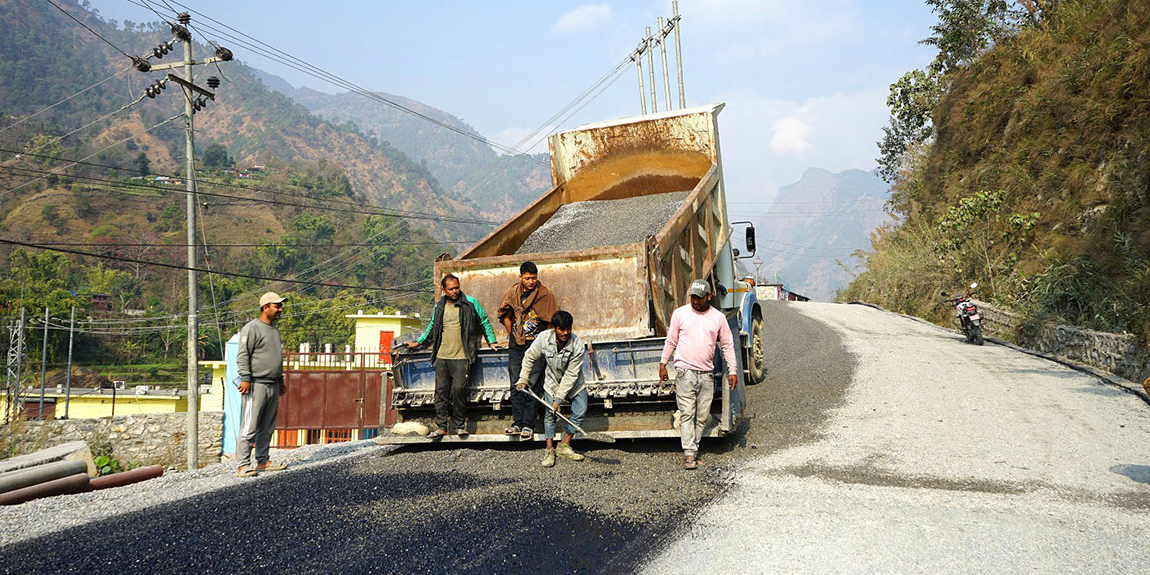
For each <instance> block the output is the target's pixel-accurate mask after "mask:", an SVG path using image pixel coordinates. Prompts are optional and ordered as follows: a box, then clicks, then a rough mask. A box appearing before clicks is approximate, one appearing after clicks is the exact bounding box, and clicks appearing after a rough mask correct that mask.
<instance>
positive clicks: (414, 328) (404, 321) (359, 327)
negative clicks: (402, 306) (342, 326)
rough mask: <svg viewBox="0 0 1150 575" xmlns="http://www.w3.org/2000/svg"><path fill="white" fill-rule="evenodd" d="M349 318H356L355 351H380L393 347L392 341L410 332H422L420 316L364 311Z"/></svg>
mask: <svg viewBox="0 0 1150 575" xmlns="http://www.w3.org/2000/svg"><path fill="white" fill-rule="evenodd" d="M347 317H348V318H351V319H354V320H355V351H357V352H378V351H380V350H381V349H391V342H392V341H393V340H395V339H397V338H399V337H401V336H404V335H407V334H409V333H416V334H419V333H422V331H423V322H422V321H420V319H419V316H416V317H409V316H405V315H386V314H375V313H372V314H365V313H363V311H360V312H359V313H357V314H355V315H349V316H347Z"/></svg>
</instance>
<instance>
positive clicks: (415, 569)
mask: <svg viewBox="0 0 1150 575" xmlns="http://www.w3.org/2000/svg"><path fill="white" fill-rule="evenodd" d="M770 303H771V305H768V306H767V307H766V309H765V316H766V317H765V319H766V328H765V334H766V337H767V340H768V341H771V342H774V346H775V347H774V348H773V351H774V353H772V356H771V357H770V358H769V360H768V370H769V371H768V380H767V382H765V383H763V384H760V385H758V386H755V387H752V388H751V389H750V390H749V417H748V419H747V420H746V422H745V423H744V424H743V425H742V426H741V427H740V429H739V432H738V433H736V434H735V435H734V436H733V437H731V438H729V439H727V440H708V441H706V442H704V444H703V457H704V458H705V464H704V466H703V469H701V470H700V471H695V472H686V471H684V470H683V469H682V467H681V463H682V460H681V455H680V451H679V449H678V442H677V441H669V440H658V441H634V442H632V441H621V442H619V443H616V444H614V445H613V446H611V447H609V448H604V447H603V446H600V445H599V444H586V443H585V444H583V445H577V446H576V447H577V449H580V450H583V449H586V450H587V451H586V454H587V457H588V461H586V462H583V463H572V462H568V461H565V460H560V461H559V462H558V464H557V465H556V467H555V468H553V469H544V468H542V467H541V466H540V465H539V461H540V458H541V457H542V450H541V445H540V444H531V445H515V446H507V447H503V446H501V447H490V448H483V447H475V446H460V445H459V444H451V445H444V446H427V447H415V446H408V447H403V448H399V449H394V448H393V447H387V448H384V447H378V446H374V444H371V443H370V442H368V443H359V444H342V445H338V446H329V447H326V448H316V447H308V448H304V449H301V450H294V451H290V452H282V453H280V454H278V455H277V457H283V458H287V459H288V460H289V461H291V462H293V463H295V464H294V465H293V466H292V468H290V469H289V470H287V471H283V472H277V473H267V474H264V475H261V476H260V477H258V478H256V479H249V480H241V479H238V478H235V477H233V476H232V475H231V471H232V469H231V468H230V467H227V466H223V465H218V466H212V467H209V468H205V469H203V470H199V471H197V472H195V473H173V474H170V475H167V476H165V477H164V478H162V479H158V480H154V481H150V482H145V483H141V484H137V485H135V486H129V487H124V488H120V489H112V490H107V491H102V492H96V493H88V494H81V495H72V496H63V497H56V498H51V499H45V500H40V501H36V502H30V503H26V504H23V505H19V506H14V507H11V508H0V525H2V526H3V527H2V528H0V531H2V532H3V533H2V535H0V536H2V537H4V539H0V542H2V543H0V572H20V573H77V572H86V573H102V572H120V571H124V570H127V571H151V572H161V571H162V572H177V573H181V572H204V571H210V570H211V571H217V570H218V571H223V572H236V571H249V572H257V573H260V572H280V571H288V570H290V571H292V572H300V573H308V572H331V571H336V572H347V571H351V572H373V573H425V572H435V573H447V572H451V573H491V572H507V573H513V572H519V571H530V572H543V573H552V572H563V573H572V572H587V573H602V572H611V573H615V572H630V571H634V570H636V569H637V568H639V567H640V566H641V565H642V564H643V562H645V561H646V560H647V558H649V557H650V556H652V555H653V554H654V553H656V552H657V551H658V550H659V549H661V548H662V547H663V546H664V545H665V544H666V543H667V542H668V541H669V540H671V538H672V535H673V534H675V533H678V532H679V531H680V530H681V529H682V528H683V526H684V525H689V524H690V523H691V521H692V520H693V519H695V518H697V517H698V516H699V514H700V513H701V512H702V510H704V509H705V508H706V507H707V506H708V504H709V503H710V502H712V501H714V500H715V499H716V498H717V497H719V496H720V495H721V494H722V493H723V492H724V491H725V490H726V489H727V488H728V487H729V486H730V485H731V483H732V481H734V480H735V477H736V469H738V468H739V466H740V465H741V464H742V463H743V462H744V461H746V460H747V459H749V458H751V457H752V456H755V455H758V454H761V453H769V452H776V451H778V450H781V449H785V448H787V447H788V446H792V445H797V444H800V443H804V442H812V441H817V440H818V439H819V438H820V437H822V433H823V432H824V430H825V429H826V427H827V424H826V421H827V418H828V417H829V414H830V413H831V411H832V410H833V409H834V408H836V407H838V406H840V405H842V403H843V401H844V393H845V391H846V389H847V387H848V385H849V383H850V381H851V373H852V370H853V368H854V363H855V362H854V359H853V357H852V356H851V355H850V354H849V353H848V352H847V350H846V349H845V348H844V347H843V345H842V343H841V341H840V338H839V336H838V335H837V334H836V333H835V332H834V330H832V329H830V328H829V327H827V326H825V325H823V324H821V323H819V322H817V321H814V320H812V319H809V318H806V317H804V316H802V315H800V314H799V313H797V312H796V311H794V308H793V307H791V306H785V305H783V304H776V303H775V302H770Z"/></svg>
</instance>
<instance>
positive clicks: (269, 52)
mask: <svg viewBox="0 0 1150 575" xmlns="http://www.w3.org/2000/svg"><path fill="white" fill-rule="evenodd" d="M128 2H131V3H133V4H136V5H140V3H138V2H136V1H135V0H128ZM173 3H174V4H176V5H177V6H180V7H181V8H184V9H185V10H187V11H188V12H191V13H194V14H197V15H199V16H201V17H203V18H204V19H206V20H208V21H210V22H214V23H215V24H218V25H219V26H222V27H223V28H226V29H227V30H230V31H231V32H233V33H235V34H238V35H239V36H235V35H233V34H231V33H229V32H225V31H223V30H221V29H219V28H216V27H215V26H212V25H210V24H199V25H200V26H203V27H204V28H206V29H208V30H211V31H213V32H214V33H216V34H218V35H219V36H222V37H224V38H227V39H228V40H230V41H232V42H236V43H237V44H239V45H242V46H244V47H245V48H246V49H248V50H250V51H252V52H253V53H256V54H259V55H261V56H264V57H266V58H269V59H271V60H273V61H276V62H279V63H281V64H284V65H286V66H289V67H291V68H293V69H295V70H298V71H300V72H303V73H305V74H307V75H309V76H312V77H314V78H316V79H318V80H322V81H324V82H327V83H330V84H333V85H336V86H339V87H342V88H344V89H347V90H350V91H352V92H355V93H357V94H359V95H361V96H364V97H366V98H369V99H371V100H375V101H377V102H379V103H381V104H384V105H386V106H390V107H392V108H395V109H397V110H400V111H402V112H405V113H407V114H410V115H412V116H415V117H417V118H420V119H422V120H424V121H427V122H430V123H432V124H435V125H437V126H439V127H441V128H444V129H446V130H450V131H452V132H455V133H457V134H459V135H461V136H464V137H467V138H470V139H473V140H476V141H478V142H481V143H484V144H487V145H489V146H491V147H493V148H496V149H498V150H502V151H504V152H506V153H515V152H516V151H515V150H512V149H511V148H508V147H507V146H504V145H502V144H499V143H498V142H493V141H491V140H489V139H487V138H485V137H483V136H481V135H479V134H475V133H473V132H470V131H467V130H464V129H461V128H458V127H456V126H453V125H451V124H449V123H447V122H444V121H441V120H438V119H436V118H433V117H431V116H428V115H426V114H423V113H421V112H419V111H417V110H414V109H411V108H408V107H407V106H404V105H403V104H400V103H398V102H395V101H392V100H390V99H388V98H384V97H383V96H380V95H379V94H377V93H375V92H371V91H370V90H367V89H366V88H363V87H361V86H359V85H358V84H355V83H354V82H351V81H350V80H346V79H344V78H342V77H340V76H338V75H336V74H334V73H331V72H328V71H327V70H324V69H323V68H320V67H318V66H314V65H312V64H310V63H308V62H306V61H305V60H303V59H301V58H298V57H296V56H293V55H291V54H289V53H287V52H285V51H283V50H280V49H279V48H276V47H274V46H272V45H270V44H268V43H266V42H263V41H262V40H259V39H257V38H255V37H252V36H250V35H248V34H246V33H244V32H242V31H240V30H237V29H235V28H233V27H231V26H229V25H227V24H225V23H223V22H220V21H219V20H216V19H214V18H212V17H211V16H208V15H207V14H204V13H203V12H199V11H197V10H195V9H193V8H191V7H189V6H187V5H185V4H183V3H181V2H173ZM241 37H242V38H241ZM245 38H246V39H247V40H245ZM253 43H254V44H253ZM536 163H540V164H542V162H536Z"/></svg>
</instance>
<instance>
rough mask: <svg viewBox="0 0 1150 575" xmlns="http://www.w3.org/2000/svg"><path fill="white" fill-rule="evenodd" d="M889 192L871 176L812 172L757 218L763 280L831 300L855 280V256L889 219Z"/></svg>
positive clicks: (784, 190)
mask: <svg viewBox="0 0 1150 575" xmlns="http://www.w3.org/2000/svg"><path fill="white" fill-rule="evenodd" d="M887 194H888V191H887V186H886V184H884V183H883V182H882V180H880V179H878V178H877V177H875V175H874V174H873V173H870V172H864V171H862V170H847V171H844V172H838V173H831V172H828V171H826V170H822V169H818V168H811V169H808V170H807V171H806V172H804V173H803V176H802V178H800V179H799V181H797V182H795V183H793V184H791V185H788V186H783V187H782V188H780V189H779V193H778V195H777V196H776V197H775V200H774V203H772V204H771V205H770V206H769V207H768V209H767V210H766V212H765V213H764V214H762V215H760V216H759V217H758V218H756V232H757V236H758V243H759V245H758V257H756V258H755V262H756V263H755V265H756V266H758V267H759V270H760V274H761V276H762V278H763V279H764V280H765V281H782V282H783V283H785V284H787V286H788V287H789V288H791V289H792V290H794V291H796V292H798V293H800V294H802V295H804V296H807V297H809V298H812V299H816V300H821V301H829V300H830V299H832V298H833V297H834V293H835V291H836V290H838V289H841V288H843V287H845V286H846V285H847V284H848V283H849V281H850V280H851V277H852V273H851V272H852V271H853V267H854V265H855V264H856V263H857V262H856V260H855V259H854V258H852V257H851V254H852V253H853V252H855V250H859V249H862V248H865V247H867V246H868V245H869V244H868V240H869V236H870V233H871V232H872V231H874V230H875V229H877V228H879V227H880V226H882V225H883V224H886V223H887V222H889V221H890V215H889V214H887V213H885V212H884V211H883V209H882V206H883V203H884V202H885V201H886V199H887ZM758 262H761V265H759V263H758Z"/></svg>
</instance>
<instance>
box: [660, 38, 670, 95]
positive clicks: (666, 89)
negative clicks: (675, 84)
mask: <svg viewBox="0 0 1150 575" xmlns="http://www.w3.org/2000/svg"><path fill="white" fill-rule="evenodd" d="M659 51H660V52H662V54H663V101H664V102H666V104H667V110H670V109H671V71H670V70H668V69H667V28H666V27H665V26H663V17H662V16H659Z"/></svg>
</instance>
